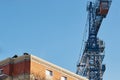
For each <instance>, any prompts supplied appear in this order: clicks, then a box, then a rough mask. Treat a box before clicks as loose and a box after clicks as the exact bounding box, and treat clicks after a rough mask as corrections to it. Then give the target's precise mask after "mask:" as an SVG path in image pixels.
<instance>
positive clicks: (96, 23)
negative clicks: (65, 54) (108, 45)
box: [76, 0, 112, 80]
mask: <svg viewBox="0 0 120 80" xmlns="http://www.w3.org/2000/svg"><path fill="white" fill-rule="evenodd" d="M111 2H112V1H111V0H96V1H88V4H87V11H88V34H87V40H86V42H85V44H84V47H83V52H82V55H81V57H80V59H79V61H78V63H77V71H76V73H77V74H79V75H82V76H85V77H87V78H88V79H89V80H103V78H102V77H103V73H104V72H105V69H106V66H105V64H102V62H103V59H104V56H105V54H104V49H105V44H104V42H103V41H102V40H100V39H99V38H98V37H97V34H98V31H99V29H100V26H101V23H102V21H103V19H104V18H106V16H107V14H108V11H109V8H110V5H111Z"/></svg>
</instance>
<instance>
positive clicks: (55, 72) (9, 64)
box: [0, 55, 88, 80]
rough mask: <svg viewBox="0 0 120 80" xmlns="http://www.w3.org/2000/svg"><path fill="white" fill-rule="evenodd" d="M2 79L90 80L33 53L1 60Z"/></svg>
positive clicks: (0, 72) (0, 71) (0, 74)
mask: <svg viewBox="0 0 120 80" xmlns="http://www.w3.org/2000/svg"><path fill="white" fill-rule="evenodd" d="M0 80H88V79H86V78H84V77H82V76H79V75H77V74H75V73H73V72H70V71H68V70H66V69H63V68H61V67H59V66H57V65H54V64H52V63H50V62H47V61H45V60H43V59H40V58H38V57H36V56H33V55H22V56H19V57H17V56H16V57H13V58H7V59H5V60H3V61H0Z"/></svg>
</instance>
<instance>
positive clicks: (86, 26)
mask: <svg viewBox="0 0 120 80" xmlns="http://www.w3.org/2000/svg"><path fill="white" fill-rule="evenodd" d="M88 17H89V15H87V21H86V24H85V28H84V31H83V39H82V42H81V43H82V45H81V47H80V53H79V59H78V61H77V63H78V64H79V62H80V59H81V57H82V53H83V49H84V46H83V45H84V43H85V41H86V38H87V32H88V22H89V21H88Z"/></svg>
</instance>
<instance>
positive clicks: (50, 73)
mask: <svg viewBox="0 0 120 80" xmlns="http://www.w3.org/2000/svg"><path fill="white" fill-rule="evenodd" d="M45 73H46V76H53V72H52V71H51V70H46V72H45Z"/></svg>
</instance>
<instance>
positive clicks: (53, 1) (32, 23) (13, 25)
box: [0, 0, 120, 80]
mask: <svg viewBox="0 0 120 80" xmlns="http://www.w3.org/2000/svg"><path fill="white" fill-rule="evenodd" d="M86 3H87V0H0V60H3V59H5V58H7V57H12V56H13V55H14V54H17V55H22V54H23V53H24V52H28V53H30V54H33V55H36V56H38V57H40V58H43V59H45V60H47V61H49V62H52V63H54V64H56V65H58V66H61V67H63V68H66V69H68V70H70V71H72V72H76V62H77V60H78V58H79V54H80V47H81V42H82V38H83V31H84V28H85V23H86V19H87V18H86V15H87V12H86ZM119 7H120V1H119V0H113V2H112V6H111V8H110V11H109V14H108V16H107V18H106V19H104V21H103V23H102V26H101V28H100V31H99V37H100V38H101V39H103V40H104V41H105V43H106V49H105V52H106V53H105V54H106V56H105V59H104V63H105V64H106V65H107V70H106V72H105V74H104V80H119V79H120V62H119V60H120V53H119V52H120V51H119V50H120V42H119V41H120V27H119V26H120V9H119Z"/></svg>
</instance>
